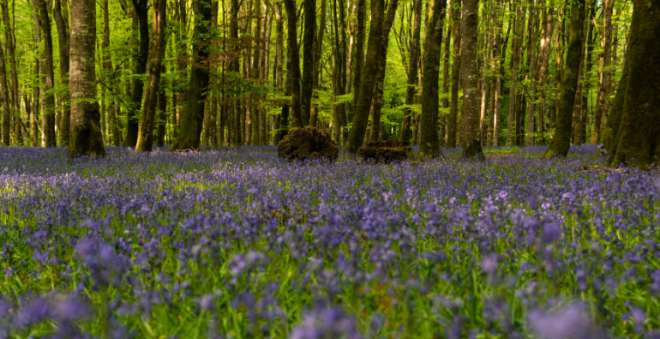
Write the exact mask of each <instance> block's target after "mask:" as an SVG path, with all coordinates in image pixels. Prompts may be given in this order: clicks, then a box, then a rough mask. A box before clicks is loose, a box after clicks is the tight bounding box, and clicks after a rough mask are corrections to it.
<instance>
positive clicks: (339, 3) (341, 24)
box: [332, 0, 347, 143]
mask: <svg viewBox="0 0 660 339" xmlns="http://www.w3.org/2000/svg"><path fill="white" fill-rule="evenodd" d="M332 18H333V20H332V23H333V25H332V26H333V29H334V40H335V44H334V52H335V53H334V61H335V68H334V74H333V89H334V100H335V101H336V99H337V96H340V95H344V94H346V80H347V74H346V73H347V72H346V70H347V65H346V63H347V54H346V53H347V51H346V49H347V37H346V5H345V2H344V0H332ZM333 118H334V123H333V127H334V138H335V141H337V143H340V142H341V139H342V128H343V126H344V125H345V124H346V104H344V103H335V104H334V105H333Z"/></svg>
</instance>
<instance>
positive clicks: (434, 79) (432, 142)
mask: <svg viewBox="0 0 660 339" xmlns="http://www.w3.org/2000/svg"><path fill="white" fill-rule="evenodd" d="M446 7H447V2H446V0H435V1H434V5H433V14H432V16H431V21H429V26H428V29H427V30H426V39H425V42H424V59H423V62H424V64H423V65H422V116H421V121H420V125H421V126H420V129H421V137H420V149H421V151H422V153H423V154H425V155H427V156H430V157H436V156H438V155H439V154H440V138H439V137H438V109H439V97H438V81H439V78H440V50H441V47H442V26H443V18H444V16H445V9H446Z"/></svg>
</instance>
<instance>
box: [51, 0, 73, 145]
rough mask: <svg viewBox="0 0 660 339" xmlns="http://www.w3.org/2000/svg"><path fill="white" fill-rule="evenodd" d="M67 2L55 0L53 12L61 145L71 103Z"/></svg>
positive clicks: (66, 141) (66, 139) (66, 132)
mask: <svg viewBox="0 0 660 339" xmlns="http://www.w3.org/2000/svg"><path fill="white" fill-rule="evenodd" d="M67 10H68V4H67V1H66V0H55V7H54V8H53V14H54V18H55V25H56V26H57V41H58V46H59V55H60V78H61V81H62V83H63V84H64V86H63V87H64V88H63V89H62V90H61V91H58V92H60V93H62V94H61V98H60V101H61V102H62V108H61V109H62V111H61V113H60V124H59V126H60V135H61V137H60V139H61V142H62V145H68V144H69V129H70V120H71V116H70V115H71V104H70V102H69V101H70V99H69V20H68V16H67Z"/></svg>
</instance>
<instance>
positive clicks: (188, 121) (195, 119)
mask: <svg viewBox="0 0 660 339" xmlns="http://www.w3.org/2000/svg"><path fill="white" fill-rule="evenodd" d="M193 10H194V13H195V16H196V18H195V27H194V30H193V49H192V50H193V56H192V69H191V72H190V81H189V83H188V92H187V95H186V106H185V110H184V112H183V116H182V117H181V131H179V135H178V138H177V141H176V143H175V145H174V149H177V150H186V149H199V144H200V141H201V140H200V138H201V134H202V125H203V123H204V103H205V101H206V96H207V92H208V86H209V60H208V59H209V48H210V44H209V42H210V38H211V37H210V35H211V29H210V21H211V18H212V13H211V1H210V0H199V1H197V2H195V3H194V6H193Z"/></svg>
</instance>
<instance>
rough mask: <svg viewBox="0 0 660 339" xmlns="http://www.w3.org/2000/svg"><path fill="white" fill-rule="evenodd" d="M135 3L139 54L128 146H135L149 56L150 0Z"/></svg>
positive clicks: (140, 0) (129, 112)
mask: <svg viewBox="0 0 660 339" xmlns="http://www.w3.org/2000/svg"><path fill="white" fill-rule="evenodd" d="M131 3H132V5H133V20H134V23H135V25H136V26H137V33H138V34H137V54H136V55H135V61H134V70H133V72H134V74H133V75H134V78H133V86H132V91H133V92H132V93H133V94H132V97H131V107H129V109H128V114H127V116H126V118H127V121H126V139H125V140H124V143H125V145H126V146H129V147H134V146H135V143H136V142H137V134H138V115H137V113H138V112H139V111H140V107H141V104H142V95H143V94H144V82H143V81H142V78H141V75H142V74H145V73H146V71H147V61H148V58H149V7H148V4H149V3H148V0H131Z"/></svg>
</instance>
